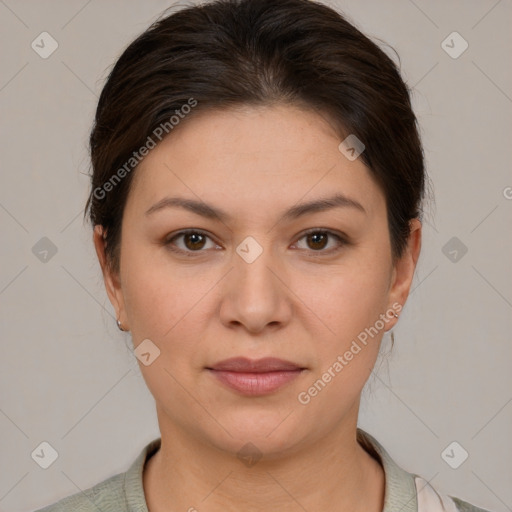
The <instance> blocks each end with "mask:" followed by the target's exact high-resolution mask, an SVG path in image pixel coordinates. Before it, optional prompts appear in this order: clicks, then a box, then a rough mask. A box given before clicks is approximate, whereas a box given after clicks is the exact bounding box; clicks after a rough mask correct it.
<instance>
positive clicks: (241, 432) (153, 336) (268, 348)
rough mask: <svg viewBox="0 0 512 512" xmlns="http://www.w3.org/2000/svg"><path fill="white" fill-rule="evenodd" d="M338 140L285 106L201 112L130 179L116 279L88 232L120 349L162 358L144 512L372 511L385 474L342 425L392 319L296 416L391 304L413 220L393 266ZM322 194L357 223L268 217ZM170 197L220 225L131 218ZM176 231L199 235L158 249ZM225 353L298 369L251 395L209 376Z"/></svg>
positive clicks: (408, 263) (376, 201) (352, 429)
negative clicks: (251, 246)
mask: <svg viewBox="0 0 512 512" xmlns="http://www.w3.org/2000/svg"><path fill="white" fill-rule="evenodd" d="M340 142H341V139H340V137H339V135H338V134H337V133H335V131H334V130H333V128H332V126H331V125H330V124H329V123H328V122H327V120H326V119H325V118H323V117H322V116H320V115H319V114H317V113H315V112H312V111H307V110H299V109H298V108H295V107H291V106H271V107H244V108H240V109H236V110H234V109H232V110H225V111H220V112H203V113H201V114H199V115H198V116H197V117H195V118H193V119H190V120H188V121H187V120H186V121H185V122H183V123H182V124H181V125H179V126H178V127H177V129H175V131H173V132H172V133H171V135H170V136H169V137H167V138H166V139H164V140H163V142H162V143H161V144H160V145H158V146H157V147H156V148H155V149H153V150H152V151H151V152H150V153H149V155H148V156H147V157H146V158H145V160H144V161H143V162H142V163H141V164H140V166H139V167H138V169H137V170H136V175H135V176H134V178H135V179H134V182H133V184H132V189H131V191H130V194H129V197H128V201H127V204H126V209H125V212H124V217H123V225H122V240H121V261H120V270H119V272H118V273H117V272H112V271H111V270H110V269H109V266H108V264H107V262H106V260H105V252H104V245H103V244H104V242H103V237H102V231H101V227H99V226H97V227H96V228H95V232H94V243H95V246H96V250H97V254H98V258H99V261H100V264H101V266H102V270H103V275H104V280H105V285H106V289H107V293H108V296H109V298H110V300H111V302H112V305H113V307H114V309H115V311H116V314H117V317H118V318H119V319H120V321H121V323H122V325H123V327H124V329H126V330H130V331H131V335H132V338H133V343H134V347H137V346H138V345H139V343H141V342H142V341H143V340H145V339H150V340H151V341H152V342H153V343H154V344H155V345H156V346H157V347H158V348H159V350H160V356H159V357H157V358H156V359H155V360H154V362H153V363H152V364H150V365H149V366H144V365H143V364H141V363H139V366H140V369H141V372H142V375H143V377H144V379H145V381H146V383H147V385H148V388H149V390H150V391H151V393H152V395H153V396H154V399H155V402H156V407H157V415H158V421H159V427H160V432H161V436H162V446H161V449H160V450H159V451H158V452H157V454H155V455H154V456H153V457H152V458H151V459H150V460H149V462H148V463H147V465H146V469H145V471H144V488H145V493H146V499H147V501H148V506H149V508H150V510H151V512H159V511H161V510H162V511H163V510H167V511H169V510H171V511H174V510H190V509H191V507H195V508H196V509H197V510H200V511H220V510H222V511H230V510H233V511H235V510H245V511H268V510H283V511H295V510H302V508H301V507H304V508H305V509H306V510H309V511H314V510H326V511H331V510H333V511H334V510H352V511H359V510H361V511H362V510H365V511H375V512H377V511H380V510H382V507H383V498H384V474H383V471H382V468H381V466H380V464H379V463H378V462H377V461H375V460H374V459H373V458H372V457H371V456H370V455H369V454H368V453H367V452H366V451H364V450H363V449H362V447H361V446H360V445H359V444H358V443H357V441H356V427H357V416H358V410H359V402H360V395H361V391H362V389H363V386H364V384H365V382H366V380H367V379H368V377H369V375H370V372H371V370H372V369H373V366H374V363H375V360H376V358H377V355H378V350H379V344H380V340H381V338H382V335H383V334H384V332H385V331H387V330H389V329H391V328H392V327H393V325H394V324H395V323H396V321H397V320H396V318H394V317H393V319H392V320H388V321H387V322H386V325H385V328H384V329H381V330H380V331H379V333H378V335H376V336H374V337H373V338H370V339H369V342H368V344H367V345H366V346H364V347H363V348H362V350H360V351H359V352H358V353H357V354H356V355H354V357H353V358H352V360H350V361H349V362H348V364H346V365H345V366H344V367H343V369H342V371H340V372H338V373H335V377H332V378H331V380H330V382H329V383H328V384H327V385H326V386H325V387H324V388H323V389H322V391H321V392H319V393H318V394H317V395H316V396H314V397H312V398H311V400H310V401H309V403H307V404H302V403H300V402H299V400H298V395H299V393H300V392H304V391H307V390H308V388H310V387H311V386H312V384H313V383H314V382H315V381H316V380H317V379H319V378H321V376H322V374H324V373H325V372H326V371H327V369H328V368H329V367H332V366H333V363H334V362H335V361H336V360H337V357H338V356H339V355H343V354H344V353H345V352H346V351H347V350H348V349H349V348H350V346H351V343H352V341H353V340H354V339H356V338H357V336H358V334H359V333H361V332H362V331H364V329H365V328H369V327H370V326H374V325H375V324H376V321H377V320H378V319H379V315H381V314H383V313H386V311H389V310H390V308H392V306H393V304H395V303H398V304H399V305H403V304H404V303H405V301H406V299H407V296H408V293H409V289H410V285H411V281H412V278H413V274H414V269H415V266H416V263H417V260H418V256H419V253H420V246H421V224H420V222H419V220H417V219H414V220H413V221H411V223H410V225H411V235H410V238H409V243H408V246H407V250H406V251H405V253H404V255H403V256H402V258H401V259H400V260H398V261H397V262H395V264H394V263H393V261H392V258H391V246H390V240H389V228H388V224H387V215H386V204H385V197H384V195H383V193H382V191H381V190H380V188H379V187H378V185H377V184H376V183H375V181H374V180H373V178H372V177H371V174H370V172H369V171H368V169H367V168H366V167H365V165H364V164H363V163H362V161H361V160H360V159H356V160H354V161H350V160H348V159H347V158H345V156H344V155H343V154H342V153H341V152H340V151H339V150H338V145H339V143H340ZM335 193H341V194H344V195H345V196H347V197H349V198H351V199H353V200H355V201H357V202H359V203H360V204H361V205H362V206H363V208H364V210H365V211H364V212H362V211H360V210H358V209H357V208H354V207H338V208H331V209H328V210H325V211H321V212H315V213H308V214H306V215H304V216H303V217H299V218H297V219H294V220H280V217H281V214H282V213H283V212H284V211H285V210H287V209H289V208H290V207H292V206H295V205H297V204H298V203H305V202H309V201H312V200H316V199H320V198H325V197H330V196H332V195H334V194H335ZM170 196H179V197H183V198H189V199H194V200H200V201H202V202H204V203H207V204H209V205H212V206H214V207H217V208H219V209H222V210H224V211H225V212H226V213H227V214H229V215H230V216H231V218H230V219H229V220H228V219H226V220H224V221H223V222H219V221H216V220H212V219H208V218H205V217H202V216H199V215H197V214H195V213H192V212H189V211H186V210H185V209H183V208H176V207H172V208H162V209H160V210H158V211H154V212H153V213H151V214H149V215H147V214H146V213H145V212H146V211H147V210H148V209H149V208H150V207H151V206H153V205H154V204H155V203H157V202H158V201H160V200H161V199H162V198H164V197H170ZM190 228H194V229H198V230H201V231H202V232H206V235H207V236H208V237H209V238H208V237H207V238H199V239H197V238H196V239H194V238H192V239H191V238H190V236H188V237H187V236H181V237H179V238H177V239H175V240H174V242H173V243H174V245H171V246H169V245H168V246H166V245H165V242H166V240H167V241H168V240H170V239H171V238H172V237H173V236H174V235H175V234H176V233H177V232H179V231H180V230H183V229H190ZM310 228H319V229H318V231H320V232H321V231H322V229H323V230H331V231H334V232H335V233H336V232H339V233H340V234H344V236H345V237H346V240H347V243H345V244H343V243H340V242H338V241H337V240H336V238H335V237H331V236H329V238H327V239H320V241H315V240H312V239H311V237H309V238H308V236H306V235H305V234H304V231H306V230H309V229H310ZM248 236H250V237H253V238H254V239H255V240H256V241H257V243H258V244H259V246H260V247H261V248H262V251H263V252H262V253H261V254H260V255H259V257H258V258H256V259H255V261H253V262H252V263H248V262H246V261H245V260H244V259H243V258H241V257H240V255H239V254H238V253H237V252H236V249H237V247H238V246H239V245H240V244H241V243H242V242H243V241H244V239H245V238H246V237H248ZM172 246H173V247H176V248H177V249H182V250H183V251H188V254H191V257H189V256H187V255H186V254H178V253H176V252H173V251H172V250H171V249H170V247H172ZM194 249H195V251H194ZM235 356H244V357H248V358H252V359H259V358H261V357H270V356H271V357H279V358H281V359H285V360H289V361H292V362H294V363H296V364H298V365H300V366H301V367H303V368H305V370H304V371H303V372H302V373H301V374H300V375H299V376H298V377H297V378H295V379H294V380H293V381H291V382H289V383H288V384H286V385H285V386H283V387H281V388H280V389H278V390H277V391H275V392H273V393H271V394H269V395H265V396H253V397H248V396H243V395H241V394H239V393H237V392H235V391H233V390H231V389H229V388H227V387H226V386H224V385H223V384H222V383H220V382H219V381H218V380H217V379H216V378H214V377H213V376H212V374H211V372H209V371H208V370H207V369H206V367H209V366H212V365H213V364H215V363H216V362H219V361H221V360H224V359H227V358H230V357H235ZM248 442H251V443H252V444H253V445H255V446H256V447H257V448H258V450H259V451H260V452H261V453H262V455H263V456H262V458H261V459H260V460H259V461H258V462H257V463H256V464H254V465H253V466H251V467H248V466H246V465H244V464H243V463H242V462H241V461H240V460H239V459H237V457H236V455H237V452H238V451H239V450H240V449H241V448H242V446H244V445H245V444H246V443H248ZM192 510H193V509H192Z"/></svg>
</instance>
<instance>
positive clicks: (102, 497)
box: [35, 473, 128, 512]
mask: <svg viewBox="0 0 512 512" xmlns="http://www.w3.org/2000/svg"><path fill="white" fill-rule="evenodd" d="M123 483H124V473H120V474H117V475H114V476H112V477H110V478H107V479H106V480H104V481H102V482H100V483H98V484H96V485H95V486H94V487H90V488H89V489H86V490H84V491H80V492H78V493H76V494H73V495H71V496H68V497H67V498H63V499H61V500H59V501H58V502H57V503H54V504H53V505H48V506H47V507H45V508H42V509H39V510H36V511H35V512H98V510H101V511H102V512H109V511H112V512H113V511H116V512H124V511H125V510H126V511H127V510H128V508H127V507H126V500H125V494H124V488H123V487H124V485H123ZM123 505H124V507H123Z"/></svg>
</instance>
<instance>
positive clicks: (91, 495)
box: [35, 438, 161, 512]
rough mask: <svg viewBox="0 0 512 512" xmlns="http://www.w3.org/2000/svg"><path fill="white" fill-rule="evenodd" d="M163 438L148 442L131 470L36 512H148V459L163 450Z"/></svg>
mask: <svg viewBox="0 0 512 512" xmlns="http://www.w3.org/2000/svg"><path fill="white" fill-rule="evenodd" d="M160 443H161V438H158V439H154V440H153V441H151V442H150V443H148V444H147V445H146V446H145V447H144V448H143V449H142V451H141V452H140V453H139V455H138V456H137V458H136V459H135V460H134V461H133V463H132V465H131V466H130V468H129V469H128V470H127V471H126V472H124V473H118V474H117V475H114V476H111V477H110V478H107V479H106V480H103V481H102V482H100V483H98V484H96V485H95V486H94V487H90V488H89V489H86V490H85V491H80V492H77V493H76V494H73V495H71V496H68V497H67V498H64V499H62V500H60V501H58V502H57V503H54V504H53V505H49V506H47V507H45V508H42V509H39V510H36V511H35V512H129V511H132V510H138V511H144V512H147V506H146V500H145V497H144V486H143V471H144V465H145V463H146V460H147V459H148V458H149V457H151V456H152V455H153V454H154V453H156V452H157V451H158V449H159V448H160Z"/></svg>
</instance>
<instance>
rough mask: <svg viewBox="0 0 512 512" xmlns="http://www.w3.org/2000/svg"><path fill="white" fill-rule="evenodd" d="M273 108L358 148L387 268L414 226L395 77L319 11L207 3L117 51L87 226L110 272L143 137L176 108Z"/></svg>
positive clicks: (417, 196) (400, 92)
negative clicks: (378, 203) (321, 119)
mask: <svg viewBox="0 0 512 512" xmlns="http://www.w3.org/2000/svg"><path fill="white" fill-rule="evenodd" d="M164 15H165V13H164ZM194 102H195V103H194ZM274 103H286V104H294V105H298V106H302V107H307V108H313V109H315V110H316V111H317V112H318V113H319V114H323V115H325V116H328V117H329V118H330V119H332V120H333V121H334V124H335V126H336V127H337V129H338V130H339V132H340V137H342V138H344V137H345V136H346V135H348V134H354V135H355V136H356V137H357V138H358V139H359V140H361V141H362V142H363V144H364V145H365V150H364V152H363V153H362V154H361V156H360V158H361V159H362V160H363V162H364V163H365V165H366V166H367V167H368V168H369V170H370V171H371V173H372V176H373V177H374V178H375V179H376V181H377V183H378V184H379V185H380V187H381V189H382V191H383V193H384V195H385V198H386V205H387V214H388V223H389V229H390V240H391V247H392V255H393V258H397V257H400V256H401V255H402V253H403V250H404V248H405V246H406V243H407V240H408V237H409V232H410V231H409V221H410V220H411V219H413V218H415V217H420V208H421V203H422V199H423V195H424V188H425V180H426V176H425V169H424V155H423V149H422V146H421V141H420V137H419V133H418V127H417V120H416V117H415V115H414V113H413V111H412V107H411V102H410V97H409V89H408V87H407V85H406V84H405V83H404V81H403V80H402V78H401V76H400V73H399V70H398V68H397V66H396V65H395V64H394V62H393V61H392V60H391V59H390V58H389V57H388V56H387V55H386V54H385V53H384V52H383V51H382V50H381V49H380V48H379V47H378V46H377V45H376V44H375V43H374V42H372V41H371V40H370V39H369V38H368V37H366V36H365V35H364V34H362V33H361V32H360V31H359V30H358V29H357V28H356V27H354V26H353V25H352V24H351V23H349V22H348V21H347V20H346V19H345V18H344V17H343V16H342V15H341V14H339V13H337V12H336V11H334V10H333V9H331V8H329V7H327V6H325V5H322V4H319V3H316V2H313V1H311V0H279V1H276V0H216V1H214V2H210V3H206V4H202V5H197V6H194V7H188V8H185V9H182V10H180V11H178V12H175V13H172V14H170V15H167V16H165V17H161V18H160V19H159V20H157V21H156V22H155V23H154V24H152V25H151V26H150V27H149V28H148V29H147V30H146V31H145V32H144V33H142V34H141V35H140V36H139V37H137V39H135V41H133V42H132V43H131V44H130V45H129V46H128V47H127V48H126V50H125V51H124V52H123V54H122V55H121V57H120V58H119V59H118V61H117V62H116V64H115V66H114V67H113V69H112V71H111V72H110V75H109V77H108V79H107V81H106V84H105V86H104V88H103V90H102V92H101V96H100V99H99V102H98V107H97V110H96V116H95V122H94V127H93V129H92V132H91V135H90V152H91V162H92V170H93V172H92V175H91V182H92V188H91V192H90V195H89V198H88V201H87V205H86V214H87V212H89V216H90V220H91V222H92V224H93V225H98V224H99V225H102V226H103V228H104V230H105V238H106V252H107V257H108V260H109V263H110V264H111V266H112V268H113V269H115V270H118V269H119V258H120V254H119V246H120V236H121V224H122V216H123V210H124V206H125V204H126V199H127V196H128V192H129V189H130V184H131V181H132V179H133V171H134V170H135V167H136V164H137V162H138V159H137V158H135V155H137V156H140V155H139V154H138V152H137V150H139V148H142V147H144V145H146V144H147V142H148V141H149V138H151V134H154V133H155V130H158V129H159V127H161V126H163V125H165V126H167V127H168V128H169V129H168V130H166V133H171V132H170V130H171V129H172V126H170V125H172V124H173V123H172V122H170V117H171V116H174V117H177V116H178V115H179V114H180V112H181V113H183V112H184V111H185V110H184V105H193V106H194V108H193V110H192V111H191V112H190V113H188V114H187V116H186V120H185V122H188V121H189V119H191V118H193V116H194V115H195V113H197V112H200V111H204V110H217V109H225V108H229V107H235V106H240V105H271V104H274ZM189 111H190V109H189ZM179 117H180V118H182V117H183V116H182V115H179ZM342 138H340V141H341V140H342ZM141 152H142V151H141ZM127 163H129V165H128V166H127ZM122 169H124V171H122ZM132 169H133V171H132ZM130 171H131V172H130Z"/></svg>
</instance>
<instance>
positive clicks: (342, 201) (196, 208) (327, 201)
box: [146, 194, 366, 223]
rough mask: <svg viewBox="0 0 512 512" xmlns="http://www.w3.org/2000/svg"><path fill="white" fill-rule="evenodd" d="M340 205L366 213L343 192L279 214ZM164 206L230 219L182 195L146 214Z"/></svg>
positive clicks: (299, 214) (287, 216) (297, 214)
mask: <svg viewBox="0 0 512 512" xmlns="http://www.w3.org/2000/svg"><path fill="white" fill-rule="evenodd" d="M341 207H343V208H353V209H355V210H358V211H360V212H362V213H364V214H366V210H365V209H364V207H363V205H362V204H361V203H359V202H358V201H356V200H355V199H351V198H349V197H347V196H345V195H343V194H336V195H334V196H331V197H326V198H321V199H317V200H315V201H310V202H308V203H301V204H298V205H295V206H292V207H291V208H290V209H288V210H287V211H285V212H284V213H283V214H282V215H281V218H280V221H290V220H295V219H297V218H299V217H302V216H304V215H307V214H309V213H317V212H323V211H326V210H330V209H332V208H341ZM165 208H184V209H185V210H188V211H190V212H192V213H195V214H197V215H200V216H202V217H206V218H208V219H212V220H218V221H220V222H223V223H224V222H227V221H229V220H230V219H231V216H230V215H229V214H228V213H226V212H224V211H223V210H221V209H219V208H216V207H214V206H212V205H209V204H206V203H205V202H203V201H196V200H195V199H186V198H183V197H164V198H163V199H161V200H160V201H158V202H157V203H155V204H154V205H153V206H151V208H149V210H147V211H146V215H151V214H153V213H155V212H157V211H160V210H163V209H165Z"/></svg>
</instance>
